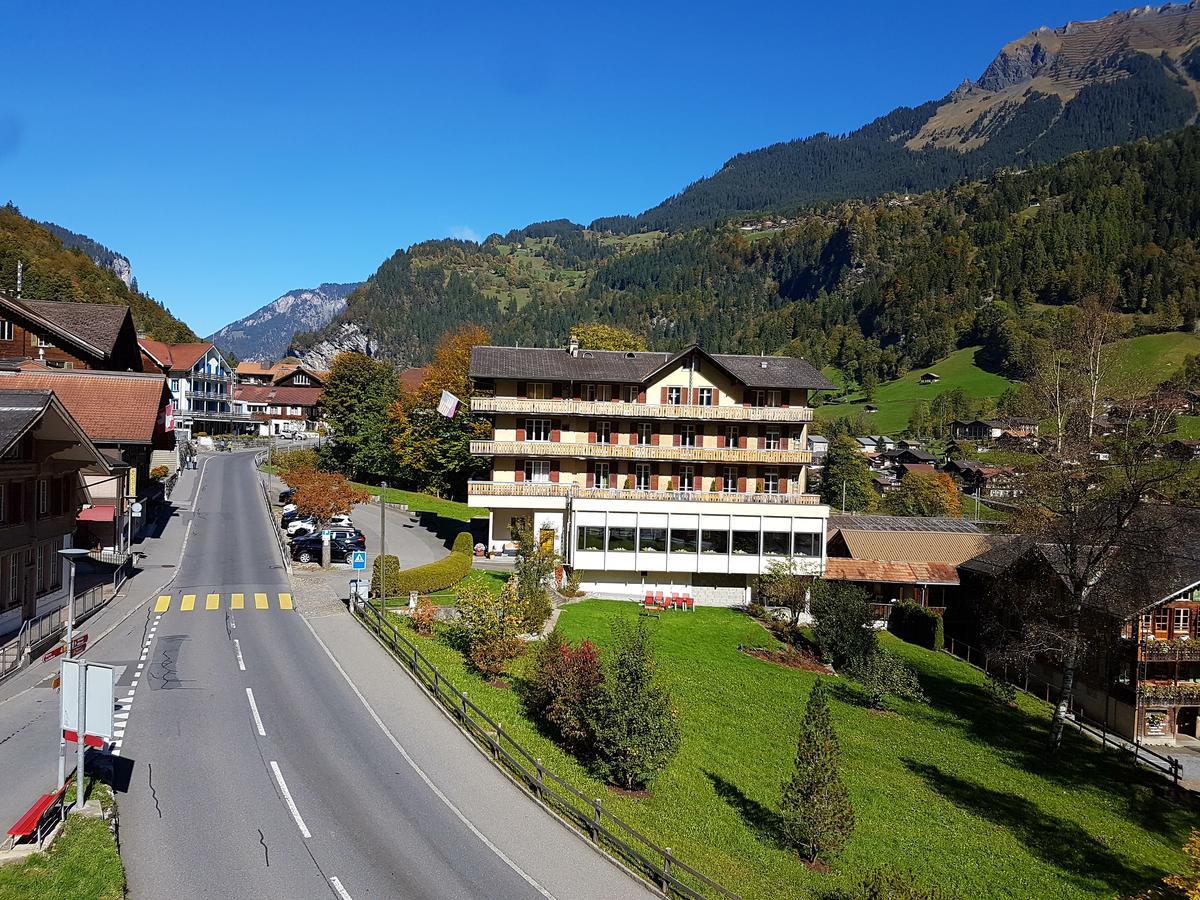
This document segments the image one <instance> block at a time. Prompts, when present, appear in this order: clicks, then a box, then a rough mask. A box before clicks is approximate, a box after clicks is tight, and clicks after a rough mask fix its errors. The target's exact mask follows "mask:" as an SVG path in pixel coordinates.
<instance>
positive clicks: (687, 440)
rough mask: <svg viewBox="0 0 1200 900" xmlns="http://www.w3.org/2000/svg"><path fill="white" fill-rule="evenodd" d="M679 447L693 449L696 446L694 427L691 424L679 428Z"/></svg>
mask: <svg viewBox="0 0 1200 900" xmlns="http://www.w3.org/2000/svg"><path fill="white" fill-rule="evenodd" d="M679 446H680V447H695V446H696V426H695V425H691V424H682V425H680V426H679Z"/></svg>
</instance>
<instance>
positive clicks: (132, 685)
mask: <svg viewBox="0 0 1200 900" xmlns="http://www.w3.org/2000/svg"><path fill="white" fill-rule="evenodd" d="M129 686H130V687H132V688H135V687H137V686H138V680H137V679H136V678H135V679H133V681H131V682H129ZM83 727H84V728H85V729H86V728H87V722H84V723H83Z"/></svg>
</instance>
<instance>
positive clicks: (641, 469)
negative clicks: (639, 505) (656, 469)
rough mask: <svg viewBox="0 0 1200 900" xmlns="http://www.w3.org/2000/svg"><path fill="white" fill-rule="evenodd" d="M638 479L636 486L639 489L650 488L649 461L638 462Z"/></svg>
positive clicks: (645, 489)
mask: <svg viewBox="0 0 1200 900" xmlns="http://www.w3.org/2000/svg"><path fill="white" fill-rule="evenodd" d="M634 474H635V477H636V481H635V482H634V486H635V487H637V489H638V490H639V491H648V490H650V466H649V464H648V463H638V464H637V469H636V470H635V472H634Z"/></svg>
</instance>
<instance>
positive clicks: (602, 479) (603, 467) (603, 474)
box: [595, 462, 610, 488]
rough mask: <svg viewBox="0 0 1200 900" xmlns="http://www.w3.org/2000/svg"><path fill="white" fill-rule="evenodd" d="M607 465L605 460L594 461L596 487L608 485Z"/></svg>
mask: <svg viewBox="0 0 1200 900" xmlns="http://www.w3.org/2000/svg"><path fill="white" fill-rule="evenodd" d="M609 471H610V469H609V466H608V463H606V462H598V463H596V478H595V482H596V487H603V488H606V487H608V475H609Z"/></svg>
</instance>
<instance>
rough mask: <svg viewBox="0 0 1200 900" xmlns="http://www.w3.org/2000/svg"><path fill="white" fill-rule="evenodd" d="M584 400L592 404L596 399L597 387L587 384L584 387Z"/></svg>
mask: <svg viewBox="0 0 1200 900" xmlns="http://www.w3.org/2000/svg"><path fill="white" fill-rule="evenodd" d="M582 396H583V399H584V400H586V401H587V402H588V403H591V402H592V401H593V400H595V399H596V386H595V385H594V384H585V385H584V386H583V394H582Z"/></svg>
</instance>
